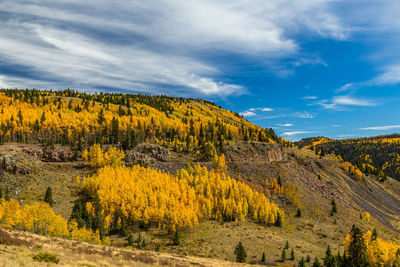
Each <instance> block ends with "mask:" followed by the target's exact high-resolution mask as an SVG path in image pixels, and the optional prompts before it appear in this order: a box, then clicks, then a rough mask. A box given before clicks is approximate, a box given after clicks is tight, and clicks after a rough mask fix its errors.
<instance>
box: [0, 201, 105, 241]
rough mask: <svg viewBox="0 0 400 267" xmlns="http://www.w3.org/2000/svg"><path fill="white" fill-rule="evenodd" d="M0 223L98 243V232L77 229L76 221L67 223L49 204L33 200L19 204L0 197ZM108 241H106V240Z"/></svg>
mask: <svg viewBox="0 0 400 267" xmlns="http://www.w3.org/2000/svg"><path fill="white" fill-rule="evenodd" d="M0 224H1V226H2V227H7V228H11V229H19V230H24V231H30V232H33V233H36V234H42V235H50V236H59V237H64V238H72V239H75V240H80V241H87V242H92V243H98V244H100V243H101V241H100V236H99V233H98V232H96V233H93V232H92V231H91V230H87V229H85V228H81V229H78V227H77V223H76V222H74V221H71V222H69V223H68V221H67V220H66V219H64V218H63V217H62V216H61V215H59V214H55V213H54V211H53V209H52V208H51V207H50V206H49V204H47V203H44V202H35V203H33V204H31V205H30V204H25V205H24V206H21V205H20V204H19V203H18V201H16V200H14V199H11V200H10V201H6V200H5V199H3V198H1V199H0ZM106 242H108V241H106Z"/></svg>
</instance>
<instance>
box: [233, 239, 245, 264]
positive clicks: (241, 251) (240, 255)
mask: <svg viewBox="0 0 400 267" xmlns="http://www.w3.org/2000/svg"><path fill="white" fill-rule="evenodd" d="M235 255H236V261H237V262H246V259H247V253H246V250H245V248H244V247H243V244H242V242H239V244H238V245H237V246H236V248H235Z"/></svg>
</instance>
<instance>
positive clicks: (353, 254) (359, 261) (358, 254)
mask: <svg viewBox="0 0 400 267" xmlns="http://www.w3.org/2000/svg"><path fill="white" fill-rule="evenodd" d="M350 238H351V242H350V244H349V248H348V252H347V254H348V266H350V267H356V266H360V267H363V266H369V261H368V256H367V246H366V243H365V240H364V235H363V233H362V232H361V230H360V229H359V228H358V227H356V226H354V225H353V228H352V230H351V232H350Z"/></svg>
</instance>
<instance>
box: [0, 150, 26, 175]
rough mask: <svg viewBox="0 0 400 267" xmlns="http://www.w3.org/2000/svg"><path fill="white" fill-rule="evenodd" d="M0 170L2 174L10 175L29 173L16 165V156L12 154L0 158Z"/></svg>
mask: <svg viewBox="0 0 400 267" xmlns="http://www.w3.org/2000/svg"><path fill="white" fill-rule="evenodd" d="M0 169H1V170H2V171H3V172H9V173H12V174H22V175H24V174H28V173H29V172H30V171H29V170H28V169H26V168H24V167H22V166H20V165H19V164H17V160H16V156H15V155H14V154H6V155H1V156H0Z"/></svg>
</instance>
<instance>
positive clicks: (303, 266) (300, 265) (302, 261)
mask: <svg viewBox="0 0 400 267" xmlns="http://www.w3.org/2000/svg"><path fill="white" fill-rule="evenodd" d="M306 266H307V265H306V261H305V260H304V257H302V258H301V260H300V261H299V267H306Z"/></svg>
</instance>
